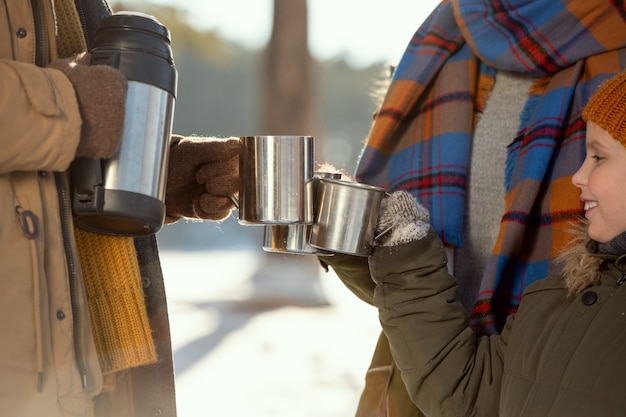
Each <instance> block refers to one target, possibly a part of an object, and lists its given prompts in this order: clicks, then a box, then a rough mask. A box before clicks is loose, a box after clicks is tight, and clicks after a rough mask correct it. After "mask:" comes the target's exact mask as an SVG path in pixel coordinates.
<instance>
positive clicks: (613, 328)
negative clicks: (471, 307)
mask: <svg viewBox="0 0 626 417" xmlns="http://www.w3.org/2000/svg"><path fill="white" fill-rule="evenodd" d="M363 261H364V259H363V258H361V259H354V258H353V259H350V257H339V258H338V259H335V260H330V261H329V262H330V263H332V264H333V265H337V267H336V268H335V269H336V271H337V273H338V274H339V275H340V276H341V278H342V280H343V281H344V282H345V283H346V285H348V286H349V287H350V288H351V289H352V290H353V291H354V292H356V293H357V294H360V295H361V297H362V298H363V299H367V294H368V292H369V291H368V287H371V285H370V284H368V283H367V281H366V279H365V277H366V276H367V275H368V274H367V270H366V269H364V267H365V266H366V264H365V263H364V262H363ZM369 268H370V271H369V272H370V274H371V277H372V278H373V280H374V281H375V283H376V284H375V288H374V296H373V299H372V302H373V304H374V305H375V306H376V307H378V309H379V314H380V321H381V324H382V327H383V330H384V333H385V335H386V336H387V338H388V339H389V342H390V345H391V351H392V354H393V357H394V359H395V362H396V364H397V366H398V368H399V369H400V371H401V373H402V379H403V380H404V382H405V385H406V387H407V390H408V392H409V396H410V397H411V398H412V400H413V401H414V403H415V404H416V405H417V406H418V407H419V408H420V409H421V410H422V412H423V413H424V414H425V415H427V416H428V415H436V416H474V415H475V416H480V417H489V416H506V417H515V416H525V417H534V416H536V417H560V416H563V417H565V416H567V417H575V416H603V417H607V416H623V415H625V414H626V395H624V394H623V387H625V386H626V361H624V357H626V286H624V285H621V283H622V281H623V280H624V278H623V277H624V275H625V271H626V255H623V256H621V257H605V258H604V260H603V262H602V273H601V279H600V282H599V284H598V285H594V286H591V287H589V288H586V289H585V290H583V291H581V292H580V293H579V294H578V295H577V296H575V297H568V296H567V290H566V289H565V286H564V280H563V277H562V276H554V277H549V278H546V279H544V280H541V281H539V282H536V283H535V284H532V285H530V286H529V287H528V288H527V289H526V291H525V292H524V295H523V297H522V301H521V304H520V307H519V310H518V312H517V313H516V314H514V315H511V316H510V317H509V318H508V320H507V322H506V326H505V328H504V329H503V331H502V333H501V334H500V335H499V336H489V337H487V336H484V337H477V336H476V334H475V333H474V332H473V331H472V330H471V329H470V328H469V326H468V316H467V312H466V310H465V309H464V307H463V305H462V304H461V303H460V302H459V301H458V300H457V299H456V293H457V281H456V279H455V278H454V277H453V276H451V275H449V274H448V272H447V268H446V256H445V252H444V249H443V247H442V245H441V242H440V241H439V239H438V238H437V237H436V236H435V235H434V233H432V232H431V233H430V234H429V236H428V237H427V238H425V239H424V240H420V241H415V242H411V243H407V244H403V245H399V246H395V247H377V248H376V249H375V250H374V253H373V254H372V256H371V257H370V259H369ZM364 395H365V393H364Z"/></svg>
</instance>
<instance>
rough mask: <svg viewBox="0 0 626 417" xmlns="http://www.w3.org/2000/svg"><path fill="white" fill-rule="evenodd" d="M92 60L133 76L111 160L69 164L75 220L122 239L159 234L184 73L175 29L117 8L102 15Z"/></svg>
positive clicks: (128, 76) (95, 38) (81, 161)
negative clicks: (173, 39)
mask: <svg viewBox="0 0 626 417" xmlns="http://www.w3.org/2000/svg"><path fill="white" fill-rule="evenodd" d="M90 52H91V65H110V66H112V67H115V68H117V69H119V70H120V71H121V72H122V73H123V74H124V75H125V76H126V78H127V79H128V92H127V95H126V112H125V117H124V132H123V136H122V141H121V144H120V148H119V150H118V151H117V153H116V154H115V155H113V156H112V157H111V158H109V159H88V158H77V159H76V160H75V161H74V162H73V163H72V165H71V167H70V179H71V183H72V194H73V195H72V208H73V212H74V218H75V221H76V224H77V225H78V226H79V227H81V228H83V229H85V230H89V231H92V232H97V233H104V234H109V235H121V236H145V235H150V234H153V233H156V232H157V231H158V230H159V229H160V228H161V227H162V225H163V221H164V219H165V185H166V182H167V164H168V157H169V146H170V135H171V132H172V122H173V115H174V102H175V97H176V87H177V79H178V74H177V71H176V68H175V67H174V60H173V56H172V48H171V45H170V32H169V30H168V29H167V28H166V27H165V26H163V25H162V24H161V23H159V21H157V20H156V19H155V18H154V17H152V16H149V15H146V14H142V13H132V12H119V13H115V14H113V15H111V16H108V17H106V18H104V19H103V20H102V21H101V22H100V24H99V25H98V28H97V29H96V35H95V37H94V40H93V43H92V47H91V49H90Z"/></svg>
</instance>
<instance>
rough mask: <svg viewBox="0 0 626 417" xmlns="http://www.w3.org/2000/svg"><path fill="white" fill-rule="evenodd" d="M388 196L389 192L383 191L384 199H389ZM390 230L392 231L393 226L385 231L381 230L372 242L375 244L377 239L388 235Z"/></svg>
mask: <svg viewBox="0 0 626 417" xmlns="http://www.w3.org/2000/svg"><path fill="white" fill-rule="evenodd" d="M390 195H391V193H390V192H389V191H385V197H389V196H390ZM391 229H393V226H389V227H388V228H386V229H385V230H383V231H382V232H380V233H379V234H377V235H376V236H374V242H376V241H377V240H378V239H380V238H381V237H383V236H384V235H385V234H387V233H389V232H390V231H391Z"/></svg>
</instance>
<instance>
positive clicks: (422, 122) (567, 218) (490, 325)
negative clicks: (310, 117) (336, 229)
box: [356, 0, 626, 333]
mask: <svg viewBox="0 0 626 417" xmlns="http://www.w3.org/2000/svg"><path fill="white" fill-rule="evenodd" d="M625 20H626V10H625V9H624V6H623V4H622V2H618V1H608V0H573V1H564V0H563V1H554V0H535V1H532V2H528V1H525V0H523V1H521V0H515V1H508V2H501V1H495V0H494V1H490V2H476V1H468V0H450V1H448V0H444V1H443V2H442V3H441V4H440V5H439V6H438V7H437V8H436V9H435V10H434V11H433V13H432V14H431V15H430V16H429V17H428V19H427V20H426V21H425V22H424V23H423V24H422V26H421V27H420V28H419V29H418V31H417V32H416V33H415V35H414V37H413V39H412V40H411V42H410V44H409V45H408V47H407V49H406V52H405V53H404V56H403V57H402V59H401V61H400V63H399V65H398V67H397V68H396V70H395V73H394V76H393V78H392V80H391V85H390V87H389V89H388V91H387V94H386V96H385V99H384V101H383V103H382V104H381V107H380V109H379V111H378V113H377V115H376V118H375V120H374V124H373V125H372V129H371V131H370V134H369V137H368V140H367V143H366V146H365V148H364V149H363V152H362V154H361V156H360V159H359V163H358V166H357V172H356V178H357V179H358V180H359V181H362V182H366V183H370V184H374V185H378V186H381V187H384V188H387V189H389V190H407V191H409V192H411V193H412V194H413V195H414V196H415V197H416V198H417V199H418V200H419V201H420V202H421V203H422V204H423V205H424V206H426V207H427V208H428V209H429V210H430V212H431V222H432V225H433V228H434V229H435V231H436V232H437V233H438V234H439V236H440V237H441V239H442V240H443V242H444V244H446V245H449V246H455V247H460V246H461V245H462V244H463V241H462V235H463V214H464V210H465V197H466V185H467V178H468V169H469V158H470V149H471V143H470V141H471V139H472V134H473V129H474V127H475V124H476V118H477V117H479V115H480V112H481V111H482V110H483V108H484V105H485V101H486V97H487V95H488V93H489V90H490V88H491V86H492V85H493V80H494V78H495V77H496V75H497V70H507V71H514V72H520V73H525V74H530V75H531V76H535V77H537V80H538V81H537V82H535V83H534V85H533V88H532V89H531V92H530V95H529V97H528V98H526V97H525V98H523V99H525V100H526V104H525V108H524V111H523V113H522V116H521V121H520V127H519V130H518V134H517V136H516V137H515V138H510V141H509V142H510V144H509V145H508V152H507V160H506V165H505V166H506V168H505V184H504V186H505V191H506V197H505V213H504V216H503V217H502V219H501V227H500V232H499V236H498V239H497V242H496V245H495V247H494V249H493V253H492V255H491V256H490V258H489V260H488V263H487V267H486V269H485V271H484V274H483V276H482V280H481V289H480V292H479V296H478V300H477V302H476V304H475V307H474V309H473V312H472V325H473V326H474V328H476V329H477V330H479V332H484V333H494V332H498V331H500V330H501V327H502V325H503V323H504V319H505V318H506V316H507V315H508V314H510V313H512V312H514V311H516V309H517V306H518V304H519V300H520V298H521V295H522V292H523V290H524V288H525V287H526V286H527V285H528V284H530V283H531V282H534V281H536V280H538V279H540V278H543V277H545V276H547V275H548V274H550V273H553V272H554V271H553V270H552V265H551V262H550V261H551V259H552V258H554V257H555V256H556V255H558V254H559V253H560V252H559V251H560V248H562V247H563V245H565V244H566V243H567V241H568V235H567V233H564V232H565V230H566V229H567V228H568V227H569V224H570V223H571V222H572V221H574V220H575V219H576V218H577V216H578V215H580V214H581V205H580V201H579V199H578V191H577V189H575V188H574V186H573V185H572V184H571V176H572V174H573V173H574V172H575V171H576V170H577V169H578V167H579V165H580V163H581V162H582V160H583V157H584V136H585V129H584V127H585V126H584V122H583V120H582V119H581V111H582V107H583V105H584V103H586V101H587V100H588V99H589V97H590V96H591V95H592V94H593V92H594V91H595V89H596V88H597V87H598V86H599V85H600V84H601V83H602V82H603V81H604V80H606V79H608V78H609V77H611V76H612V75H613V74H615V73H616V72H619V71H620V70H622V69H623V68H626V49H624V47H625V46H626V22H625ZM563 28H566V29H565V30H563ZM520 99H522V98H521V97H520ZM486 203H488V202H486Z"/></svg>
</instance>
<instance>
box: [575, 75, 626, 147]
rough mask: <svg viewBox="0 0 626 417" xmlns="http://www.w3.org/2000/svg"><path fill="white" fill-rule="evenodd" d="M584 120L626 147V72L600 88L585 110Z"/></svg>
mask: <svg viewBox="0 0 626 417" xmlns="http://www.w3.org/2000/svg"><path fill="white" fill-rule="evenodd" d="M583 119H584V120H585V121H591V122H594V123H595V124H597V125H598V126H600V127H601V128H602V129H604V130H606V131H607V132H609V133H610V135H611V136H612V137H613V138H614V139H616V140H617V141H619V142H620V143H621V144H622V145H624V146H626V72H622V73H620V74H617V75H616V76H614V77H613V78H611V79H610V80H608V81H607V82H605V83H604V84H602V85H601V86H600V88H599V89H598V91H597V92H596V93H595V94H594V95H593V97H591V99H590V100H589V102H588V103H587V105H586V106H585V108H584V109H583Z"/></svg>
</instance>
